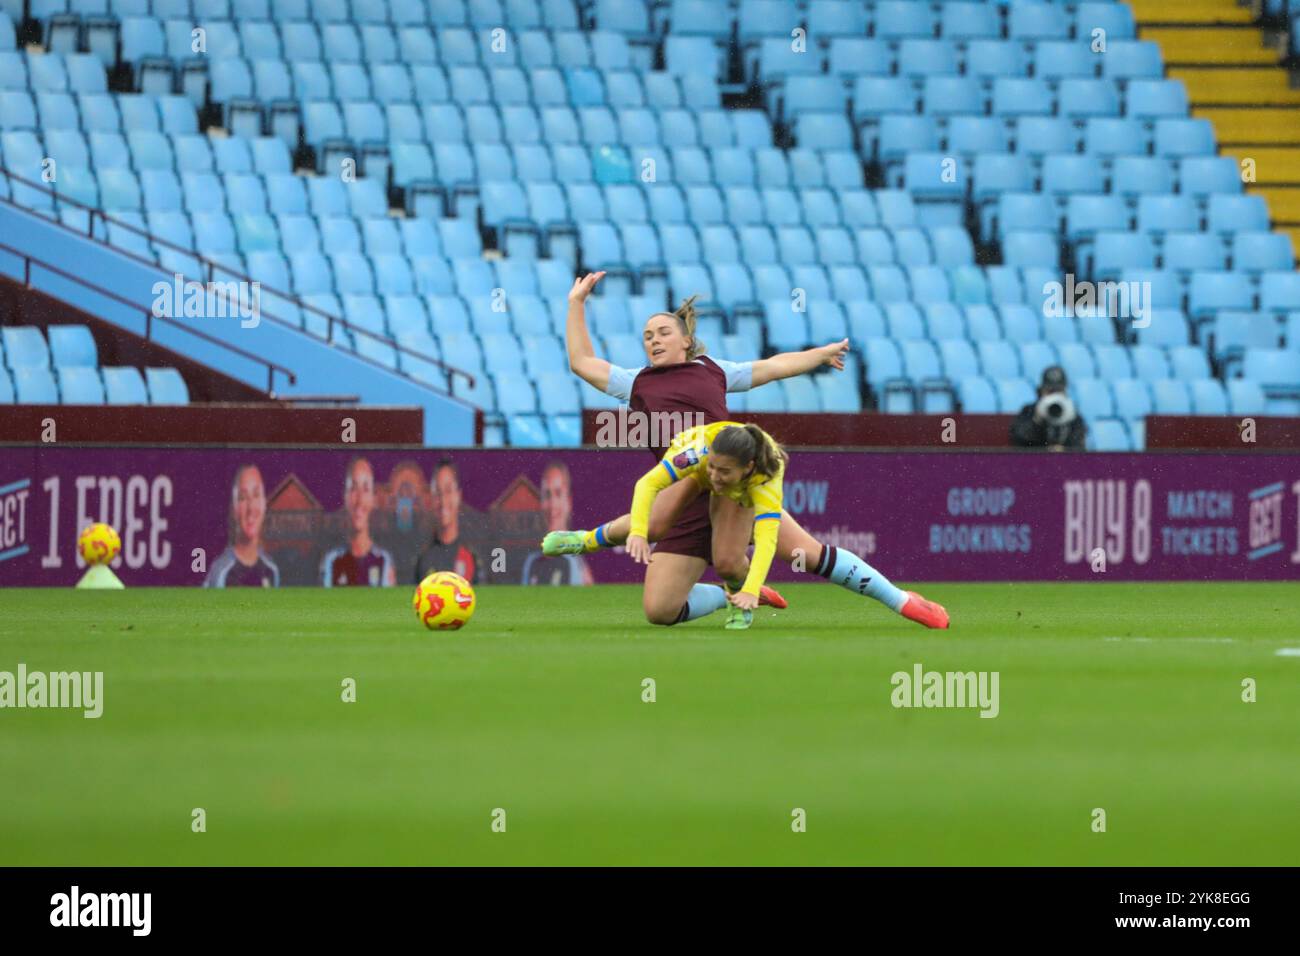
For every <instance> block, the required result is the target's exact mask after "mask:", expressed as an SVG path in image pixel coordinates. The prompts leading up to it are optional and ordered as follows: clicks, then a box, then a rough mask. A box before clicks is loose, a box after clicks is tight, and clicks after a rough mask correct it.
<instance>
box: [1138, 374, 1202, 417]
mask: <svg viewBox="0 0 1300 956" xmlns="http://www.w3.org/2000/svg"><path fill="white" fill-rule="evenodd" d="M1148 384H1149V385H1150V386H1151V396H1152V400H1153V401H1152V407H1153V410H1154V412H1155V414H1157V415H1190V414H1192V397H1191V392H1190V389H1189V388H1188V383H1187V382H1181V381H1179V380H1178V379H1174V378H1166V379H1158V380H1157V381H1154V382H1150V383H1148Z"/></svg>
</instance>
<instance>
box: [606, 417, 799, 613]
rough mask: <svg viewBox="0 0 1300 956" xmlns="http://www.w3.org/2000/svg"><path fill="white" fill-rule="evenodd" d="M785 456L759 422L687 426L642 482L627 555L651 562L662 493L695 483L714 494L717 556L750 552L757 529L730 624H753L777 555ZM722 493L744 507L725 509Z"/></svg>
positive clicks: (711, 509)
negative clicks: (653, 517)
mask: <svg viewBox="0 0 1300 956" xmlns="http://www.w3.org/2000/svg"><path fill="white" fill-rule="evenodd" d="M786 461H787V456H786V453H785V452H784V451H783V450H782V449H781V446H780V445H778V444H777V443H776V441H775V440H774V439H773V438H772V437H771V436H770V435H768V434H767V432H765V431H763V430H762V429H761V428H759V427H758V426H757V425H742V424H740V423H739V422H714V423H713V424H711V425H700V426H697V427H695V428H688V429H687V430H686V431H684V432H682V433H681V434H680V435H678V436H677V437H676V438H674V439H673V442H672V444H671V445H669V446H668V453H667V454H666V455H664V457H663V460H662V461H661V462H660V463H659V464H658V465H657V466H656V467H655V468H653V469H651V470H650V471H649V472H647V473H646V474H645V475H644V476H643V477H642V478H641V480H640V481H638V482H637V483H636V490H635V492H634V493H633V496H632V528H631V532H630V534H629V535H628V539H627V545H626V547H627V553H628V554H629V555H631V556H632V559H633V560H634V561H638V562H640V563H642V564H649V563H650V541H649V526H650V509H651V507H652V506H653V505H654V500H655V497H656V496H657V495H658V494H659V492H661V491H663V490H664V489H665V488H667V487H668V486H669V485H671V484H673V483H675V482H678V481H694V482H696V483H697V484H698V485H699V486H700V489H701V490H702V491H706V492H708V493H709V494H710V496H711V497H710V498H709V519H710V522H711V523H712V524H713V553H714V555H715V556H717V555H726V554H731V553H737V552H738V553H739V554H742V555H743V554H744V552H745V549H746V548H747V547H748V546H749V540H750V533H751V531H752V533H753V539H754V556H753V557H752V558H751V559H750V561H749V573H748V574H747V575H746V577H745V581H744V584H742V585H741V586H740V590H738V591H735V592H728V594H727V600H728V601H729V602H730V604H731V607H730V609H729V611H728V616H727V624H726V626H727V628H728V629H730V630H743V629H744V628H747V627H749V625H750V623H751V622H752V621H753V617H754V613H753V612H754V608H756V607H757V606H758V597H759V591H760V590H761V589H762V587H763V582H764V580H766V578H767V572H768V569H769V568H771V566H772V558H773V556H774V555H775V554H776V539H777V531H778V530H779V528H780V524H781V485H782V481H783V480H784V478H785V463H786ZM719 498H729V499H731V500H732V501H734V502H735V503H736V504H737V505H739V506H740V507H739V508H738V509H732V508H727V509H721V508H719V507H717V503H718V499H719Z"/></svg>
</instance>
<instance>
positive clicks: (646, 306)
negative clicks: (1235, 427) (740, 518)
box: [0, 0, 1300, 449]
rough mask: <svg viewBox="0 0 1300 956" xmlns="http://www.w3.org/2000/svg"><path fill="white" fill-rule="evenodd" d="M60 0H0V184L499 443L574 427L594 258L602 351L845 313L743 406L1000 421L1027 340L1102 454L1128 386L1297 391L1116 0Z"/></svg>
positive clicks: (1015, 391)
mask: <svg viewBox="0 0 1300 956" xmlns="http://www.w3.org/2000/svg"><path fill="white" fill-rule="evenodd" d="M65 6H66V5H65V4H63V3H61V2H59V3H55V4H52V5H44V4H42V5H32V6H31V8H30V15H31V16H32V17H33V19H34V22H35V23H36V25H37V26H38V27H39V28H40V31H41V35H42V36H43V37H44V38H45V42H46V46H47V48H48V51H47V52H34V51H19V50H18V49H17V47H16V43H14V42H13V37H14V36H16V30H17V27H18V25H19V24H17V23H15V22H14V20H15V18H17V19H19V20H21V14H22V13H23V4H22V3H17V4H14V7H15V9H16V11H17V13H16V14H15V13H14V11H13V10H11V11H10V15H9V17H7V18H6V17H5V16H4V15H0V165H3V166H4V167H5V168H7V169H9V170H10V171H12V172H13V173H15V174H17V175H20V176H24V178H27V179H31V180H36V181H39V179H40V176H39V172H40V163H41V161H42V160H43V159H44V158H45V157H46V156H53V157H54V158H56V160H57V161H58V162H59V164H60V172H59V176H58V179H57V189H56V192H57V196H56V197H54V198H51V197H50V196H48V195H47V194H45V193H42V192H37V191H36V190H34V189H29V188H26V187H24V186H23V185H22V184H20V183H17V182H13V183H6V184H5V185H4V186H0V189H4V190H5V192H4V193H0V198H3V196H4V195H5V194H8V195H10V196H12V198H13V200H14V201H15V202H19V203H21V204H23V205H27V206H30V207H32V208H35V209H40V210H44V211H45V212H46V213H47V214H52V215H55V216H58V217H60V218H62V219H64V221H67V222H70V223H71V222H75V221H76V220H77V219H78V213H79V211H78V209H77V208H76V207H75V206H73V205H72V204H71V203H70V202H68V201H67V200H77V201H80V202H84V203H87V204H89V205H100V206H102V207H103V208H104V209H105V210H107V211H109V212H110V213H111V214H112V215H114V216H115V217H118V218H120V219H121V221H122V222H123V223H127V224H134V225H137V226H139V227H140V228H141V229H143V230H146V231H147V232H148V233H149V234H150V235H152V236H153V237H155V238H154V241H149V240H147V239H145V238H143V237H142V236H141V235H139V234H136V233H133V232H131V231H130V230H127V229H124V228H121V227H119V226H114V227H110V229H109V230H108V232H107V238H108V240H109V241H110V242H113V243H114V244H118V245H121V246H123V247H124V248H128V249H131V250H133V251H136V252H137V253H138V254H141V255H143V256H144V257H146V258H152V259H153V260H155V261H157V262H158V263H159V264H160V265H162V266H163V267H164V268H166V269H168V270H171V269H173V268H180V269H182V271H190V272H192V271H194V270H195V269H196V268H197V265H198V262H197V258H196V256H199V255H202V256H208V257H211V258H213V259H215V260H217V261H219V262H220V263H222V264H223V265H225V266H227V267H229V268H231V269H235V270H238V271H240V272H247V273H248V275H249V276H251V278H253V279H256V280H259V281H261V282H262V283H263V284H264V288H265V290H266V291H265V292H264V295H265V299H264V310H265V311H266V312H268V313H269V314H271V315H272V316H273V317H275V318H279V319H282V320H284V321H286V322H288V323H290V324H291V325H293V326H296V327H298V328H300V329H302V330H303V334H316V335H323V334H324V329H325V326H326V322H325V319H324V318H323V317H322V316H320V315H317V314H316V313H315V312H314V311H312V309H310V308H309V309H305V310H304V309H303V308H302V303H305V304H307V305H309V306H313V307H314V308H319V309H321V310H322V311H323V312H326V313H330V314H334V315H338V314H342V315H344V316H345V317H346V319H347V321H348V323H350V325H351V327H352V328H351V330H350V331H348V332H344V331H341V329H340V327H339V326H335V327H334V329H335V331H334V336H335V338H334V341H335V342H336V343H337V344H338V345H340V346H341V347H343V348H347V349H354V350H356V351H357V353H358V354H359V355H361V356H362V357H364V358H367V359H369V360H371V361H375V362H379V363H380V364H382V365H385V366H387V367H390V368H393V369H395V370H398V371H400V372H402V373H404V374H408V375H411V376H412V377H415V378H417V379H420V380H423V381H429V382H432V383H434V384H437V385H439V386H441V384H442V382H443V378H442V375H441V373H440V372H439V371H438V370H437V369H436V367H435V366H433V365H432V364H430V362H429V361H428V360H431V359H435V360H436V359H442V360H445V361H448V362H450V363H452V364H453V365H456V366H458V367H461V368H463V369H465V370H466V371H468V372H470V373H471V374H473V375H475V376H476V377H478V378H479V379H480V380H481V381H480V383H479V384H478V385H477V386H476V387H475V388H474V389H473V390H472V391H468V390H467V389H465V388H463V387H461V386H459V385H458V386H457V388H458V390H459V391H458V394H460V395H461V397H464V398H466V399H467V400H470V401H472V402H474V403H476V404H480V405H481V406H482V407H483V408H484V409H485V411H487V412H488V413H489V416H490V421H491V423H492V424H493V426H494V427H497V426H498V425H499V426H504V435H505V437H506V438H507V439H508V440H509V441H510V442H511V443H512V444H519V445H537V444H547V443H560V444H570V443H576V442H577V441H578V438H579V431H580V430H579V429H578V427H577V425H576V422H577V421H578V413H579V412H580V409H581V408H582V407H583V406H584V405H586V406H602V405H605V404H606V398H605V397H604V396H599V395H597V394H595V392H594V391H593V390H592V389H590V388H589V387H587V386H585V385H581V386H575V384H574V381H573V379H572V378H571V376H569V374H568V372H567V368H566V366H565V363H564V359H563V347H562V344H563V302H564V297H565V294H566V293H567V291H568V286H569V284H570V283H571V281H572V274H573V272H574V271H575V270H591V269H598V268H600V269H606V270H607V271H608V272H609V275H608V277H607V279H606V280H605V283H604V287H603V288H602V289H601V290H600V291H599V293H598V294H597V296H595V297H594V298H593V300H592V302H591V307H590V309H589V319H590V322H591V326H592V331H593V334H594V336H595V337H596V338H597V340H598V341H600V342H603V343H604V345H605V347H606V349H607V354H608V355H609V356H610V357H611V359H612V360H614V361H616V362H619V363H620V364H629V365H639V364H642V362H643V361H644V360H643V358H642V356H641V354H640V351H639V346H638V345H637V342H636V338H635V336H636V333H637V330H638V328H639V325H640V322H641V320H642V319H643V318H644V316H645V315H647V314H649V313H650V312H652V311H654V310H656V309H661V308H665V307H669V306H671V305H672V304H673V303H675V302H676V301H677V300H680V299H681V298H684V297H685V296H687V295H691V294H695V293H700V294H701V305H702V306H703V309H702V313H703V314H704V315H705V316H706V318H705V319H704V320H702V323H701V331H702V333H706V335H705V336H704V337H707V339H708V340H709V344H710V346H711V351H712V352H713V354H717V355H721V356H723V357H727V358H750V357H758V356H760V355H762V354H770V353H771V352H773V351H778V350H790V349H800V348H804V347H807V346H809V345H812V344H814V343H822V342H825V341H830V340H833V339H836V338H840V337H848V338H849V339H850V340H851V342H852V343H853V347H854V349H855V352H856V355H857V357H858V358H860V359H861V360H862V364H861V365H859V364H855V365H854V366H853V369H852V371H851V372H850V373H849V374H836V373H831V372H823V373H821V374H818V375H815V376H812V377H811V378H809V379H807V380H800V381H799V382H797V383H796V382H786V383H783V385H782V386H781V387H780V388H778V387H776V386H772V387H770V388H768V389H765V390H763V391H761V392H755V393H754V394H753V395H751V396H748V397H747V398H743V399H742V398H739V397H738V402H745V403H747V405H748V407H749V408H759V407H770V406H772V405H773V404H774V403H775V404H776V405H778V406H780V407H781V408H782V409H784V410H791V411H809V412H817V411H848V412H856V411H859V410H862V409H864V408H873V407H874V408H882V409H886V410H897V411H911V410H917V411H922V410H928V409H933V410H941V409H946V408H950V407H955V406H960V407H961V408H964V409H966V410H969V411H977V410H978V411H1001V412H1010V411H1015V410H1018V408H1019V407H1020V405H1022V404H1024V403H1025V402H1027V401H1029V400H1030V398H1031V397H1032V392H1033V384H1034V383H1035V382H1036V380H1037V378H1038V376H1039V375H1040V374H1041V372H1042V369H1043V367H1045V366H1046V365H1047V364H1052V363H1055V362H1061V363H1062V364H1064V365H1065V366H1066V368H1067V371H1068V372H1069V373H1070V377H1071V381H1072V387H1073V389H1074V391H1075V397H1076V399H1077V400H1078V401H1079V403H1080V405H1081V407H1083V409H1084V413H1085V415H1088V417H1089V418H1090V419H1092V418H1093V417H1094V415H1093V412H1094V411H1095V412H1096V417H1097V419H1098V420H1097V427H1096V428H1095V429H1094V433H1093V438H1092V442H1093V445H1094V447H1097V448H1107V449H1109V448H1130V447H1134V445H1133V441H1134V436H1135V435H1139V434H1140V432H1141V429H1140V427H1138V426H1139V425H1140V422H1141V418H1142V416H1143V415H1145V414H1147V413H1149V412H1152V411H1161V410H1164V409H1186V410H1188V411H1192V412H1195V413H1204V414H1215V413H1218V412H1216V411H1215V410H1216V409H1218V408H1220V406H1221V405H1223V406H1224V407H1227V408H1230V409H1232V410H1233V412H1234V413H1235V410H1236V408H1237V407H1238V406H1240V407H1246V406H1252V407H1253V406H1256V405H1258V406H1259V407H1260V409H1261V410H1263V411H1274V412H1283V411H1288V410H1292V409H1293V408H1294V406H1295V403H1296V398H1297V396H1296V394H1295V389H1296V386H1297V385H1298V384H1300V376H1298V375H1297V374H1296V372H1297V369H1296V366H1295V363H1294V362H1293V361H1291V359H1290V358H1289V356H1294V355H1297V354H1300V352H1297V351H1296V349H1297V347H1298V346H1300V336H1298V335H1297V334H1296V332H1297V331H1298V330H1300V318H1297V316H1300V281H1298V280H1297V276H1296V273H1295V258H1294V251H1293V250H1292V248H1291V245H1290V241H1289V239H1288V237H1287V236H1286V234H1284V233H1274V232H1270V231H1269V216H1268V210H1267V208H1266V207H1265V205H1264V203H1263V201H1262V200H1261V199H1260V198H1259V197H1257V196H1254V195H1244V194H1243V192H1242V182H1241V177H1240V175H1239V173H1238V170H1237V168H1236V165H1235V163H1234V161H1233V160H1232V159H1231V158H1229V157H1223V156H1218V155H1217V152H1216V149H1217V147H1216V141H1215V135H1214V129H1213V127H1212V125H1211V124H1210V123H1209V122H1208V121H1206V120H1203V119H1196V118H1192V117H1190V115H1189V110H1188V95H1187V92H1186V90H1185V89H1184V87H1183V84H1182V82H1181V81H1180V80H1178V79H1173V78H1169V77H1166V76H1165V73H1164V68H1163V61H1162V58H1161V53H1160V49H1159V47H1158V46H1157V45H1156V44H1154V43H1152V42H1149V41H1146V40H1139V39H1137V31H1136V27H1135V21H1134V17H1133V13H1132V10H1131V9H1130V8H1129V7H1128V6H1127V5H1126V4H1123V3H1118V2H1116V3H1111V2H1091V3H1088V2H1085V3H1079V4H1065V3H1011V4H1007V3H987V4H985V3H969V2H964V3H963V2H951V0H950V2H939V3H934V4H930V3H917V2H905V0H876V2H868V3H841V2H833V0H810V2H808V3H796V2H795V0H738V2H724V0H719V2H717V3H701V2H697V0H673V2H671V3H659V4H653V5H651V4H647V3H644V2H642V0H595V2H590V3H586V2H584V3H575V2H573V0H539V2H536V3H522V2H508V3H499V2H494V0H487V2H483V0H471V2H462V0H440V2H438V3H422V2H419V0H414V2H405V3H403V2H396V0H395V2H393V3H391V4H389V5H388V6H387V9H385V8H384V5H382V4H381V5H380V7H379V9H378V11H376V10H372V9H371V8H372V6H373V5H372V4H366V3H362V2H360V0H351V2H348V0H338V2H334V3H323V4H316V3H312V4H308V3H305V2H271V3H264V2H247V3H244V2H235V3H226V2H224V0H214V2H211V3H204V4H202V5H201V7H202V9H201V10H200V9H198V7H197V6H196V8H195V9H196V13H197V14H198V15H199V16H201V18H202V20H201V25H202V27H203V29H204V31H205V34H204V39H205V42H206V55H203V56H199V55H196V54H195V52H194V49H193V39H194V38H193V36H192V30H193V27H194V25H193V24H191V22H190V20H191V19H193V17H191V16H190V14H189V13H188V12H187V11H188V9H189V4H186V3H184V2H180V3H167V4H163V3H159V2H157V0H155V2H154V3H153V4H148V3H144V2H139V3H130V2H122V3H116V2H115V3H110V4H78V3H73V4H71V8H70V10H69V11H66V12H65ZM105 14H106V15H105ZM793 26H804V27H806V28H807V30H808V31H809V39H808V49H807V51H806V52H804V53H793V52H792V48H791V45H790V43H789V34H790V30H791V28H792V27H793ZM498 28H500V31H499V33H498V34H494V32H493V31H494V30H497V29H498ZM1097 28H1101V29H1105V30H1106V31H1107V34H1108V38H1109V48H1108V50H1107V52H1106V54H1105V56H1104V57H1103V56H1098V55H1097V54H1096V53H1094V52H1093V51H1092V49H1091V48H1090V45H1089V43H1090V37H1091V35H1092V31H1093V30H1094V29H1097ZM733 35H734V37H735V39H736V41H737V42H736V43H735V44H734V45H730V44H729V43H728V41H730V40H731V38H732V37H733ZM657 64H662V68H656V65H657ZM120 76H125V77H128V78H129V80H128V82H129V84H130V87H131V91H130V92H123V91H120V89H119V87H120V83H118V82H117V81H116V80H115V81H114V85H113V87H112V89H111V90H110V85H109V79H110V78H112V77H120ZM745 94H754V95H752V96H748V95H745ZM742 104H743V105H742ZM353 172H355V173H356V174H357V175H355V176H354V175H352V173H353ZM341 173H342V174H343V175H340V174H341ZM390 203H391V204H392V205H391V208H390ZM968 208H969V210H970V212H971V213H972V214H973V215H972V217H971V218H970V219H968V218H967V209H968ZM967 222H971V223H973V224H974V225H973V226H972V228H971V230H970V231H968V229H967ZM165 243H166V244H165ZM168 244H175V245H176V246H179V247H182V249H186V250H193V255H190V254H188V253H186V252H182V251H180V250H177V249H174V248H172V247H171V245H168ZM977 252H978V253H979V255H978V257H977ZM1068 270H1073V272H1074V274H1075V278H1076V280H1078V281H1079V282H1083V281H1093V280H1095V281H1106V280H1114V281H1122V282H1130V281H1135V282H1148V283H1150V285H1149V286H1148V287H1146V288H1149V289H1150V293H1149V294H1150V296H1151V298H1149V299H1146V300H1145V301H1146V307H1148V308H1152V309H1153V311H1152V313H1151V316H1150V322H1149V324H1143V323H1141V322H1134V321H1133V317H1132V316H1118V317H1115V318H1112V317H1111V316H1109V315H1107V314H1104V313H1101V314H1091V315H1088V314H1080V315H1073V314H1071V315H1067V316H1066V317H1061V318H1051V317H1048V318H1044V316H1043V308H1042V306H1043V301H1044V298H1045V295H1046V293H1045V290H1044V287H1045V285H1046V284H1047V283H1050V282H1063V281H1064V275H1065V273H1066V271H1068ZM793 290H801V291H802V293H803V295H802V296H795V297H794V299H792V295H794V292H793ZM291 297H300V302H295V301H293V300H292V298H291ZM792 301H798V302H800V303H801V305H800V308H798V309H792V308H791V302H792ZM557 304H558V306H559V311H558V312H557V310H556V306H557ZM5 331H6V341H5V346H6V352H5V356H6V362H5V365H6V367H7V368H8V369H9V370H10V371H12V372H13V373H14V376H16V375H17V373H18V372H19V371H22V372H23V378H22V381H21V383H20V382H19V381H18V379H17V377H14V378H13V381H12V382H9V381H7V380H6V381H0V396H3V395H5V394H7V392H6V391H5V389H6V388H8V389H9V391H10V392H13V393H14V394H15V396H16V397H17V398H18V400H20V401H21V400H25V399H24V396H45V397H47V398H48V397H49V396H50V395H51V394H54V395H56V396H59V397H61V398H62V400H64V401H69V400H74V399H75V400H78V401H81V400H84V401H108V402H114V403H116V402H137V401H142V400H144V399H145V398H150V399H153V400H154V401H157V400H158V398H157V397H156V396H163V397H165V398H166V399H167V400H169V401H176V400H184V398H185V397H186V396H185V394H184V390H183V383H180V382H179V381H178V377H175V376H174V375H166V374H163V373H162V372H161V371H160V370H145V374H144V376H143V377H141V376H140V375H139V374H133V372H134V370H129V369H125V370H124V369H112V368H104V369H99V367H98V365H97V361H96V356H95V354H94V342H93V340H92V339H90V338H89V334H88V332H87V333H86V334H85V335H81V334H79V333H75V332H73V331H71V330H64V329H57V328H56V329H53V330H51V336H50V339H49V354H48V355H47V357H46V360H45V361H39V360H38V358H39V354H38V353H40V349H41V348H44V347H45V346H44V341H45V340H44V339H43V338H42V339H41V343H42V344H41V346H40V348H38V347H37V346H36V343H35V340H33V339H32V338H31V336H30V335H16V336H14V345H13V351H11V350H10V346H9V342H8V333H9V332H11V331H12V332H18V331H21V330H15V329H6V330H5ZM29 331H30V330H29ZM65 331H66V334H65ZM84 331H85V330H83V332H84ZM367 332H368V333H369V334H365V333H367ZM56 333H57V334H56ZM37 334H38V335H39V333H37ZM272 358H274V356H272ZM42 369H45V370H47V371H48V373H49V374H48V375H42V374H41V370H42ZM1243 376H1244V378H1243ZM7 378H8V377H7ZM1239 381H1241V382H1245V383H1249V385H1238V384H1236V383H1237V382H1239ZM178 386H179V387H178ZM1250 386H1254V387H1250ZM1256 387H1257V388H1256ZM52 390H53V391H52ZM69 396H72V398H69ZM1220 400H1222V401H1220Z"/></svg>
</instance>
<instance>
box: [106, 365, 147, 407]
mask: <svg viewBox="0 0 1300 956" xmlns="http://www.w3.org/2000/svg"><path fill="white" fill-rule="evenodd" d="M101 372H102V374H103V379H104V396H105V400H106V401H107V403H108V404H109V405H147V404H149V393H148V392H147V390H146V389H145V384H144V379H143V378H142V377H141V376H140V370H139V369H137V368H132V367H130V366H122V367H117V366H108V365H106V366H104V368H103V369H101Z"/></svg>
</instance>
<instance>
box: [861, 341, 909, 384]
mask: <svg viewBox="0 0 1300 956" xmlns="http://www.w3.org/2000/svg"><path fill="white" fill-rule="evenodd" d="M863 345H864V352H865V355H864V360H865V361H866V364H867V383H868V384H869V385H871V386H872V387H873V388H877V389H878V388H879V387H880V386H882V385H884V383H885V382H886V381H888V380H889V379H892V378H900V377H901V376H902V375H903V358H902V355H901V354H900V353H899V350H898V346H897V345H895V344H894V342H893V340H891V339H886V338H869V339H867V340H866V341H865V342H864V343H863Z"/></svg>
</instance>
